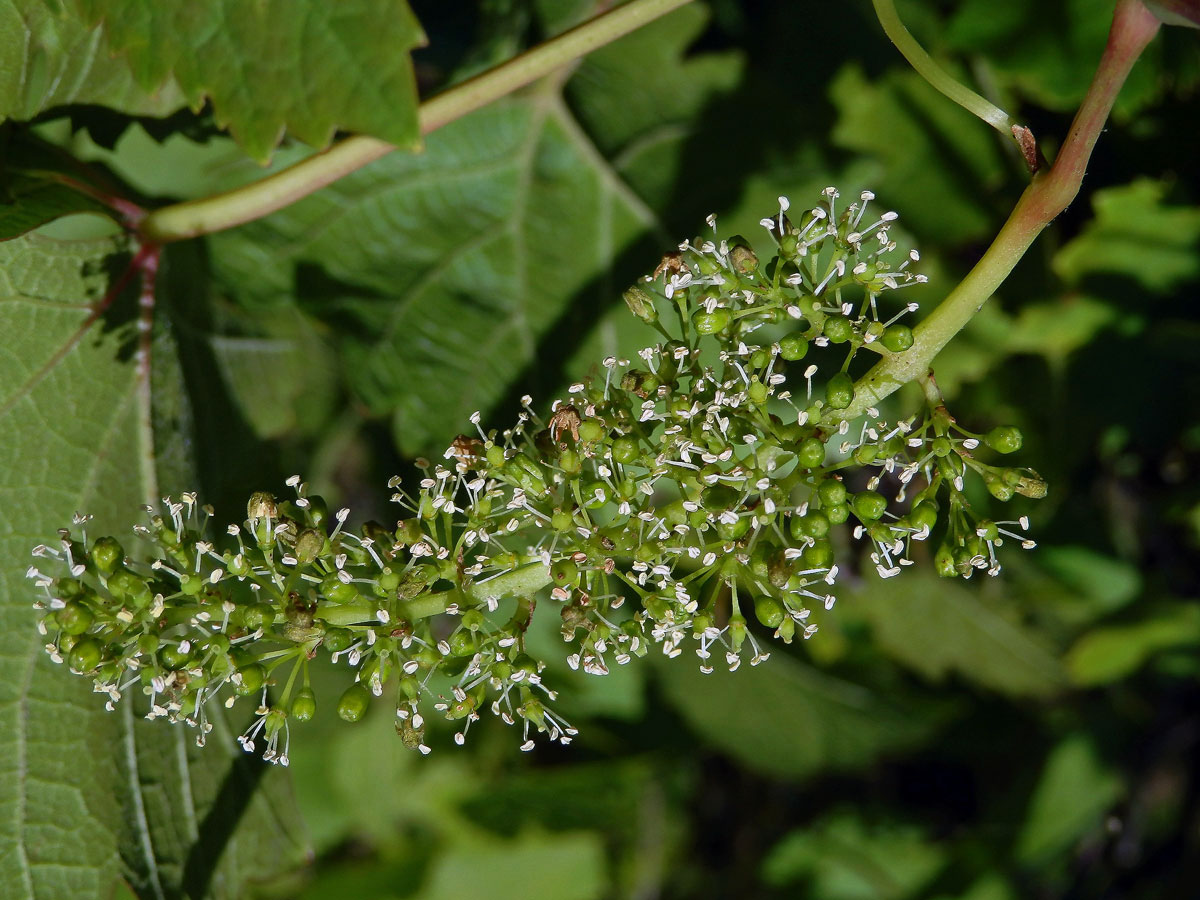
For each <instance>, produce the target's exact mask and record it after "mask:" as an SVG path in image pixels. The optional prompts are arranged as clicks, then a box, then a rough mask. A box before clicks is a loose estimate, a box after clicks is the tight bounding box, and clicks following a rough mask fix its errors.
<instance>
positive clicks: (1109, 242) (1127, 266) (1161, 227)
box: [1054, 178, 1200, 293]
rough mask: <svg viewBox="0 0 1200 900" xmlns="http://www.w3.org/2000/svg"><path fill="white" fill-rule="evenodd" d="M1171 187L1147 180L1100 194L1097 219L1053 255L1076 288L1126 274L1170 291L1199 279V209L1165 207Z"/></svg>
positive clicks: (1152, 287) (1149, 287)
mask: <svg viewBox="0 0 1200 900" xmlns="http://www.w3.org/2000/svg"><path fill="white" fill-rule="evenodd" d="M1165 198H1166V186H1165V185H1164V184H1163V183H1161V182H1157V181H1152V180H1150V179H1148V178H1139V179H1138V180H1136V181H1134V182H1132V183H1130V184H1126V185H1121V186H1120V187H1113V188H1107V189H1105V190H1100V191H1097V192H1096V194H1095V196H1094V197H1093V198H1092V207H1093V208H1094V209H1095V212H1096V217H1095V218H1094V219H1093V220H1092V221H1091V222H1089V223H1088V224H1087V225H1086V226H1085V227H1084V229H1083V233H1082V234H1080V235H1079V237H1077V238H1075V239H1074V240H1073V241H1071V242H1070V243H1069V244H1067V245H1066V246H1065V247H1063V248H1062V249H1061V250H1059V251H1058V253H1057V254H1055V256H1054V270H1055V272H1057V273H1058V275H1059V276H1060V277H1062V278H1064V279H1066V280H1067V281H1068V282H1071V283H1072V284H1077V283H1078V282H1080V281H1081V280H1083V279H1085V278H1088V277H1089V276H1094V277H1096V278H1099V279H1103V280H1111V277H1112V276H1113V275H1124V276H1127V277H1128V278H1130V279H1132V280H1134V281H1135V282H1137V283H1138V284H1141V285H1142V286H1144V287H1145V288H1146V289H1147V290H1150V291H1154V292H1158V293H1166V292H1168V291H1170V290H1172V289H1173V288H1174V287H1175V286H1176V285H1178V284H1180V283H1182V282H1186V281H1189V280H1193V279H1195V278H1197V277H1200V253H1198V252H1197V251H1198V250H1200V207H1195V206H1172V205H1168V204H1167V203H1165V202H1164V201H1165Z"/></svg>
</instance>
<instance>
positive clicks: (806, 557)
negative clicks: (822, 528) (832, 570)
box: [800, 539, 833, 569]
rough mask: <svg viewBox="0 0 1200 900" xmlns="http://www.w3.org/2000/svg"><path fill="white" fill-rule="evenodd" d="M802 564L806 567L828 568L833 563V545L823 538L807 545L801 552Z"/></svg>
mask: <svg viewBox="0 0 1200 900" xmlns="http://www.w3.org/2000/svg"><path fill="white" fill-rule="evenodd" d="M800 565H801V566H802V567H804V568H805V569H828V568H829V567H830V566H832V565H833V545H832V544H830V543H829V541H828V540H827V539H821V540H818V541H817V542H816V543H815V544H811V545H810V546H808V547H805V548H804V551H803V552H802V553H801V554H800Z"/></svg>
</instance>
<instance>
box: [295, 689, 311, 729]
mask: <svg viewBox="0 0 1200 900" xmlns="http://www.w3.org/2000/svg"><path fill="white" fill-rule="evenodd" d="M290 712H291V716H292V718H293V719H295V720H296V721H297V722H308V721H311V720H312V717H313V716H315V715H316V714H317V696H316V694H314V693H313V692H312V688H301V689H300V691H299V692H298V693H297V694H296V697H295V699H294V700H292V708H291V710H290Z"/></svg>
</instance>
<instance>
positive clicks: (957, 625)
mask: <svg viewBox="0 0 1200 900" xmlns="http://www.w3.org/2000/svg"><path fill="white" fill-rule="evenodd" d="M904 574H905V577H904V578H896V579H892V580H889V581H887V582H886V583H877V584H876V585H875V586H874V589H865V590H863V591H861V592H859V593H858V594H856V595H855V596H854V597H853V598H852V599H851V600H850V606H851V609H852V610H853V614H860V615H862V616H863V617H864V618H865V619H866V620H867V622H868V623H869V624H870V626H871V628H872V629H873V631H874V639H875V642H876V643H877V644H878V645H879V647H880V648H881V649H882V650H883V651H884V652H885V653H887V654H889V655H890V656H892V657H893V658H894V659H896V660H897V661H898V662H900V663H902V664H904V665H905V666H908V667H909V668H911V669H913V670H914V671H916V672H919V673H920V674H921V675H923V676H924V677H926V678H929V679H933V680H941V679H944V678H946V677H947V676H948V675H950V674H957V675H959V676H961V677H964V678H967V679H969V680H970V681H973V682H975V683H976V684H979V685H982V686H983V687H987V688H990V689H992V690H996V691H1000V692H1002V693H1006V694H1012V695H1015V696H1035V697H1037V696H1048V695H1051V694H1054V693H1055V692H1057V691H1060V690H1061V689H1062V688H1063V687H1064V685H1065V680H1066V677H1065V672H1064V671H1063V668H1062V666H1061V664H1060V663H1059V662H1058V660H1057V659H1056V658H1055V657H1054V656H1053V654H1051V653H1050V651H1049V650H1048V649H1047V648H1046V647H1045V646H1044V645H1043V644H1042V643H1041V642H1039V640H1038V639H1037V637H1036V636H1035V634H1034V633H1033V632H1031V631H1029V630H1027V629H1025V628H1023V627H1021V626H1020V625H1017V624H1015V623H1013V622H1010V621H1009V620H1008V619H1006V618H1004V617H1003V616H1001V615H1000V614H999V613H997V612H995V611H993V610H992V609H990V608H989V607H988V606H987V605H985V604H984V603H982V602H981V601H980V600H979V598H978V597H976V596H975V594H974V593H973V592H972V591H970V590H968V589H967V588H965V587H962V586H960V585H958V584H956V583H954V582H952V581H948V580H940V581H935V580H934V579H933V577H932V576H929V575H922V573H920V572H906V573H904Z"/></svg>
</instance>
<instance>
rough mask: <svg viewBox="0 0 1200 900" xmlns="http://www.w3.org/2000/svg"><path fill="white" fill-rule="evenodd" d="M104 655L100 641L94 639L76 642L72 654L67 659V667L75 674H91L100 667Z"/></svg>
mask: <svg viewBox="0 0 1200 900" xmlns="http://www.w3.org/2000/svg"><path fill="white" fill-rule="evenodd" d="M103 655H104V651H103V648H102V647H101V646H100V642H99V641H97V640H94V639H93V638H83V639H81V640H78V641H76V642H75V645H74V646H73V647H72V648H71V653H70V655H69V656H68V657H67V665H68V666H70V667H71V670H72V671H74V672H85V673H86V672H91V671H92V670H93V669H95V668H96V666H98V665H100V659H101V657H102V656H103Z"/></svg>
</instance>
